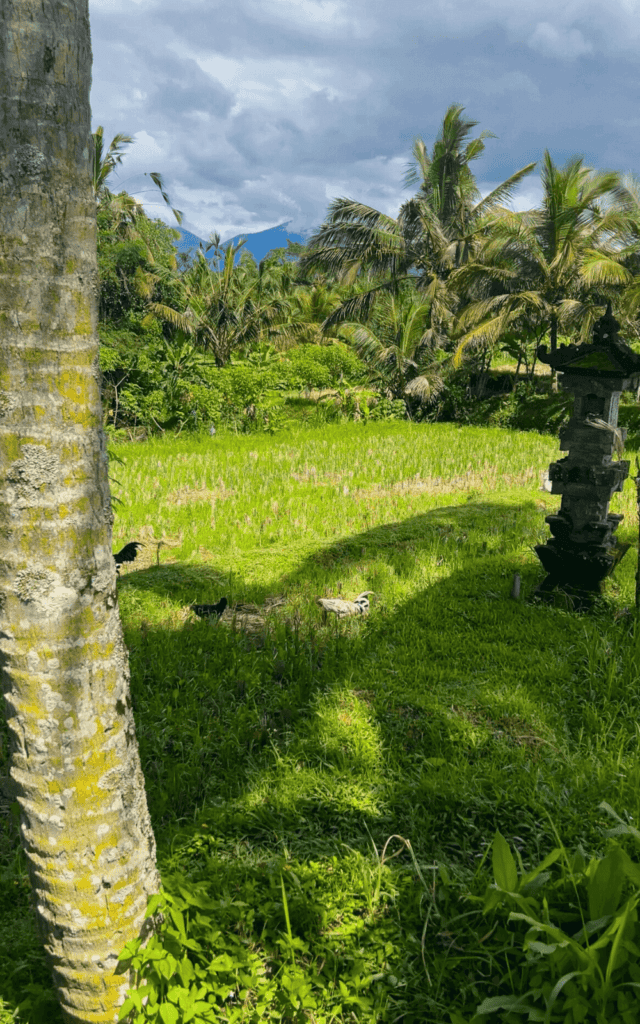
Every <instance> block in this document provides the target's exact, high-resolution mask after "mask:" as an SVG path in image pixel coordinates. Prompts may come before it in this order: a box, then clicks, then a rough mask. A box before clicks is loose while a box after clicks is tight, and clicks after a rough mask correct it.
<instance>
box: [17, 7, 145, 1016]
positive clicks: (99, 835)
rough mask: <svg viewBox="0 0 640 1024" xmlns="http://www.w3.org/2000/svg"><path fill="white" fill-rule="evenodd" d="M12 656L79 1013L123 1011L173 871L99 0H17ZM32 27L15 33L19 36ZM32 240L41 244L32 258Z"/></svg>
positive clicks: (23, 740) (47, 871)
mask: <svg viewBox="0 0 640 1024" xmlns="http://www.w3.org/2000/svg"><path fill="white" fill-rule="evenodd" d="M2 27H3V35H2V40H3V42H2V60H1V61H0V88H1V91H2V95H3V97H4V100H3V104H4V111H3V117H2V119H1V120H0V204H1V207H2V216H3V223H4V229H3V232H2V238H1V240H0V246H1V248H2V259H3V264H4V266H5V268H9V269H10V273H5V274H3V275H2V276H1V277H0V308H2V309H3V310H4V311H6V314H3V316H2V317H0V349H1V354H2V365H3V375H4V387H3V397H2V417H1V420H0V435H1V443H0V449H1V451H2V455H1V456H0V460H1V466H0V504H1V505H2V508H3V509H5V510H6V511H5V513H4V514H3V527H2V531H1V536H0V560H1V561H2V566H3V570H2V579H1V581H0V607H2V630H1V632H0V652H1V654H0V658H1V662H2V670H3V676H4V684H5V685H4V702H5V713H6V715H7V723H8V727H9V732H10V779H9V782H10V787H11V789H12V795H13V796H14V799H15V800H17V803H18V806H19V809H20V829H19V834H20V842H21V844H22V848H23V851H24V854H25V856H26V860H27V865H28V871H29V875H30V879H31V885H32V890H33V906H34V914H35V919H36V922H37V926H38V930H39V934H40V938H41V940H42V942H43V944H44V947H45V950H46V952H47V956H48V959H49V962H50V965H51V968H52V975H53V982H54V986H55V988H56V990H57V993H58V997H59V1000H60V1004H61V1007H62V1012H63V1015H64V1017H65V1020H68V1021H75V1022H78V1024H80V1022H83V1024H84V1022H86V1021H89V1020H91V1021H95V1022H96V1024H98V1022H104V1024H106V1022H107V1021H109V1022H112V1021H113V1020H115V1019H116V1017H117V1014H118V1008H119V1007H120V1006H121V1005H122V1002H123V999H124V996H125V993H126V989H127V988H128V987H130V986H132V985H133V983H134V977H133V974H129V973H128V972H127V973H125V975H124V976H123V975H117V974H116V973H115V968H116V966H117V958H118V954H119V952H120V951H121V950H122V949H123V947H124V946H125V944H126V943H127V942H128V941H130V940H134V939H137V938H139V937H141V938H143V939H144V938H145V937H146V936H148V935H149V934H150V931H151V927H152V920H151V919H149V918H148V917H147V898H148V897H149V896H151V895H153V894H156V893H158V892H159V890H160V876H159V873H158V871H157V867H156V846H155V839H154V835H153V831H152V827H151V821H150V817H149V812H148V809H147V800H146V794H145V786H144V778H143V776H142V771H141V767H140V758H139V753H138V745H137V742H136V735H135V725H134V720H133V714H132V711H131V699H130V693H129V667H128V661H127V650H126V647H125V645H124V641H123V633H122V626H121V623H120V616H119V611H118V602H117V594H116V572H115V563H114V560H113V555H112V547H111V522H112V511H111V497H110V493H109V480H108V475H107V472H108V463H107V453H106V443H105V437H104V434H103V431H102V427H101V420H102V409H101V402H100V391H99V381H98V369H97V367H98V338H97V334H96V325H97V303H96V293H95V290H94V288H93V287H92V285H93V282H94V281H95V278H96V274H97V262H96V204H95V199H94V194H93V190H92V186H91V173H90V169H89V164H88V161H87V156H88V153H89V151H90V145H91V136H90V128H91V112H90V107H89V88H90V83H91V43H90V35H89V12H88V0H77V2H76V3H74V4H71V5H70V4H66V3H65V4H63V3H62V2H53V3H48V4H40V3H27V4H24V3H23V4H3V6H2ZM18 39H19V40H20V45H19V46H14V45H10V44H9V42H8V41H10V40H18ZM25 254H28V259H25Z"/></svg>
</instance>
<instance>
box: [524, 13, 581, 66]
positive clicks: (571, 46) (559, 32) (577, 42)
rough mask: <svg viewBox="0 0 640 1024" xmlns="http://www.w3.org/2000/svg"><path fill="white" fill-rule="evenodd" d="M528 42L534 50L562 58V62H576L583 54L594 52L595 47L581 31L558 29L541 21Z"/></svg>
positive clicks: (547, 55)
mask: <svg viewBox="0 0 640 1024" xmlns="http://www.w3.org/2000/svg"><path fill="white" fill-rule="evenodd" d="M527 42H528V45H529V46H530V47H531V49H532V50H537V51H538V53H541V54H542V55H543V56H545V57H560V58H561V59H562V60H575V58H576V57H580V56H582V54H583V53H592V51H593V46H592V45H591V43H590V42H588V41H587V40H586V39H585V38H584V36H583V35H582V32H580V31H579V29H577V28H569V29H565V28H560V29H558V28H556V27H555V26H554V25H551V24H550V23H549V22H548V21H539V22H538V24H537V25H536V27H535V30H534V32H533V34H532V35H531V36H530V37H529V39H528V40H527Z"/></svg>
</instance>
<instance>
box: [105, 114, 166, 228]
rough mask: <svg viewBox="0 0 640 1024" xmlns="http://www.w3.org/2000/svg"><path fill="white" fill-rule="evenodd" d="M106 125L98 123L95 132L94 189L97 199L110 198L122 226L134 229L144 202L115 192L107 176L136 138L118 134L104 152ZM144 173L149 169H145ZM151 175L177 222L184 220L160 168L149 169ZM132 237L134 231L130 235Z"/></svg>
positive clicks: (126, 194) (106, 200)
mask: <svg viewBox="0 0 640 1024" xmlns="http://www.w3.org/2000/svg"><path fill="white" fill-rule="evenodd" d="M103 136H104V128H103V127H102V125H98V127H97V128H96V130H95V132H93V133H92V138H93V192H94V195H95V197H96V201H97V202H107V203H109V204H110V205H111V206H112V208H113V209H114V210H115V211H117V212H118V214H119V215H120V218H121V221H122V224H123V227H124V228H125V229H126V228H129V229H131V227H134V228H135V223H136V220H137V218H138V217H139V216H140V215H141V214H144V210H143V208H142V204H141V203H140V202H138V200H136V199H134V198H133V196H130V195H129V194H128V193H127V192H120V193H118V195H114V194H113V193H112V192H111V191H110V189H109V188H108V187H107V180H108V178H109V177H110V176H111V174H112V172H113V171H114V170H115V168H116V166H117V165H118V164H120V163H121V162H122V157H123V155H124V154H123V151H122V146H125V145H129V144H130V143H132V142H133V136H131V135H124V134H122V133H120V134H118V135H115V136H114V137H113V139H112V140H111V142H110V144H109V149H108V152H107V153H106V154H104V139H103ZM144 173H145V177H146V174H147V172H146V171H145V172H144ZM149 176H150V177H151V180H152V181H153V183H154V184H155V185H157V187H158V188H159V189H160V194H161V196H162V198H163V199H164V201H165V203H166V204H167V206H168V207H169V209H170V210H171V212H172V214H173V215H174V217H175V218H176V220H177V222H178V224H182V211H181V210H174V208H173V207H172V206H171V202H170V200H169V196H168V195H167V193H166V192H165V191H164V184H163V181H162V176H161V175H160V174H158V172H157V171H150V172H149ZM128 237H131V235H128Z"/></svg>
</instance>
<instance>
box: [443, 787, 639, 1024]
mask: <svg viewBox="0 0 640 1024" xmlns="http://www.w3.org/2000/svg"><path fill="white" fill-rule="evenodd" d="M600 808H601V809H602V810H604V811H606V812H607V813H608V814H610V815H612V816H613V817H614V818H616V819H617V821H618V823H619V824H618V825H617V826H616V828H615V829H613V830H612V831H611V832H610V833H609V835H610V836H614V835H622V834H627V835H633V836H634V838H635V839H636V840H638V839H640V832H638V831H637V830H636V829H634V828H633V827H632V826H629V825H627V824H626V823H625V822H623V821H622V819H620V818H619V817H618V815H616V813H615V811H613V809H612V808H611V807H610V806H609V805H608V804H606V803H602V804H601V805H600ZM516 854H517V857H518V861H519V867H520V871H518V867H517V866H516V862H515V860H514V858H513V856H512V854H511V851H510V849H509V846H508V844H507V842H506V841H505V839H504V838H503V837H502V835H501V834H500V833H499V832H496V835H495V839H494V842H493V851H492V856H493V875H494V882H493V883H492V884H491V885H489V886H488V888H487V890H486V893H485V896H484V913H485V915H487V916H488V918H489V925H490V929H491V944H490V946H489V947H487V946H485V947H484V948H485V951H486V950H487V948H489V949H490V950H495V953H494V966H496V967H497V968H498V969H499V971H500V976H498V977H495V978H494V984H495V987H496V988H498V989H499V990H501V991H499V992H498V994H497V995H495V996H491V997H489V998H486V999H484V1000H483V1001H482V1003H480V1005H479V1006H478V1007H477V1010H476V1014H475V1015H474V1016H473V1017H472V1019H471V1022H470V1024H490V1022H491V1019H496V1018H495V1017H492V1015H494V1014H499V1017H498V1019H499V1020H500V1022H504V1024H524V1021H527V1020H529V1021H544V1024H582V1022H583V1021H585V1022H587V1021H588V1022H592V1021H593V1022H594V1024H636V1022H637V1021H638V1019H640V926H639V924H638V911H637V907H638V903H639V902H640V865H638V864H637V863H635V862H634V861H632V860H631V858H630V857H629V856H628V854H627V853H626V852H625V851H624V849H622V847H621V846H620V845H619V844H618V843H617V842H615V841H614V842H613V843H612V844H611V847H610V849H609V852H608V853H607V855H606V856H605V857H603V858H600V859H598V858H593V859H592V860H591V861H590V862H589V863H587V861H586V859H585V857H584V855H583V854H582V852H581V851H580V850H578V852H576V853H575V854H574V855H573V856H572V857H569V856H568V855H567V851H566V850H565V848H564V847H563V846H562V845H561V846H559V847H557V848H556V849H554V850H552V851H551V853H550V854H549V855H548V856H547V857H545V859H544V860H543V861H542V863H541V864H539V865H538V866H537V867H536V868H535V869H534V870H533V871H529V872H525V871H524V868H523V864H522V858H521V857H520V854H519V852H518V851H516ZM470 898H471V899H478V900H480V901H482V897H470ZM450 1016H451V1021H452V1024H467V1022H466V1021H465V1019H464V1018H463V1017H462V1016H461V1015H460V1014H459V1013H457V1012H455V1011H453V1012H451V1014H450Z"/></svg>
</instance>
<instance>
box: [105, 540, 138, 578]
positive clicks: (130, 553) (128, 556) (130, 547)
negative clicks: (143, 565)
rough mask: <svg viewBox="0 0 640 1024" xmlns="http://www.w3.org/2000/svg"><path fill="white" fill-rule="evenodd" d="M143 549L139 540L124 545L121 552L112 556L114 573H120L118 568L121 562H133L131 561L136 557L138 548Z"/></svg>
mask: <svg viewBox="0 0 640 1024" xmlns="http://www.w3.org/2000/svg"><path fill="white" fill-rule="evenodd" d="M143 547H144V544H143V543H142V542H141V541H139V540H132V541H130V542H129V543H128V544H125V546H124V547H123V548H122V550H121V551H118V552H117V554H115V555H114V556H113V560H114V562H115V563H116V572H117V573H118V574H119V573H120V566H121V565H122V563H123V562H133V560H134V559H135V558H137V556H138V548H143Z"/></svg>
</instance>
